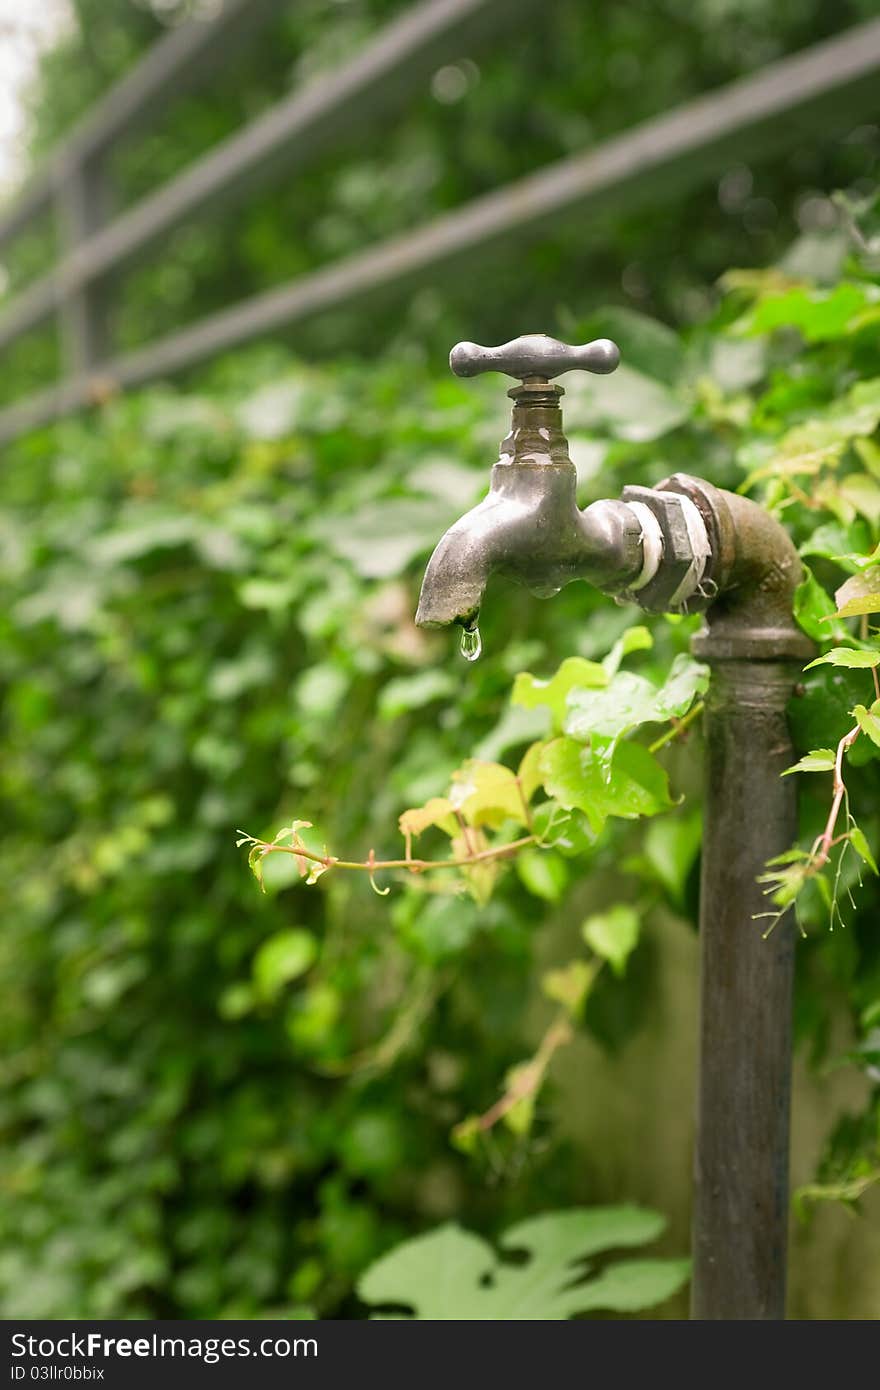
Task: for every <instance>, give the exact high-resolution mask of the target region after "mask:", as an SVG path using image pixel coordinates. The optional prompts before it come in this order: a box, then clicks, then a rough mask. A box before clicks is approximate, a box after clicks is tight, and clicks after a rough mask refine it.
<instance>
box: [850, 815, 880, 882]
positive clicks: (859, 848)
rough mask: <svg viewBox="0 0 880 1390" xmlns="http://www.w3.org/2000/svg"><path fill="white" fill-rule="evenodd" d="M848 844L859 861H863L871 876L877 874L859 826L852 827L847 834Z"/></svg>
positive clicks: (874, 863)
mask: <svg viewBox="0 0 880 1390" xmlns="http://www.w3.org/2000/svg"><path fill="white" fill-rule="evenodd" d="M849 842H850V844H851V845H852V847H853V849H854V850H855V852H856V854H857V855H858V856H859V858H860V859H863V860H864V862H865V863H866V864H867V866H868V868H869V869H870V870H871V872H872V873H873V874H876V873H877V864H876V862H875V859H874V856H873V854H872V853H871V847H870V845H869V844H868V841H867V840H866V839H865V832H864V831H863V830H862V828H861V826H858V825H854V826H853V828H852V830H851V831H850V832H849Z"/></svg>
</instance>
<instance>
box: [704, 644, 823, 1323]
mask: <svg viewBox="0 0 880 1390" xmlns="http://www.w3.org/2000/svg"><path fill="white" fill-rule="evenodd" d="M701 655H702V656H703V657H704V658H706V659H708V660H709V661H710V663H711V664H712V680H711V684H710V688H709V694H708V698H707V702H706V717H705V731H706V766H705V774H704V775H705V786H706V813H705V821H704V830H703V861H702V872H701V879H700V1034H699V1039H700V1041H699V1077H698V1086H697V1124H696V1139H695V1150H694V1210H693V1256H694V1272H693V1283H692V1301H691V1315H692V1317H694V1318H699V1319H767V1318H783V1317H784V1316H785V1269H786V1248H787V1238H788V1150H789V1096H790V1091H791V991H792V977H793V971H794V934H793V928H792V926H791V925H790V924H789V922H788V920H787V919H784V920H783V921H781V922H780V923H779V924H778V925H777V926H776V928H775V929H774V930H773V932H772V933H771V935H770V936H769V938H767V939H766V940H765V939H764V935H763V931H762V928H764V927H765V925H766V923H765V922H764V921H760V920H757V921H756V920H755V915H756V914H757V913H760V912H762V911H765V910H766V907H767V903H766V900H765V899H764V898H763V896H762V893H761V888H760V885H759V884H758V883H757V881H756V880H757V878H758V875H759V874H760V873H761V870H762V868H763V866H764V864H765V863H766V861H767V859H768V858H770V857H771V856H772V855H775V854H781V853H782V852H783V851H784V850H786V849H789V848H790V847H791V845H792V844H793V843H794V841H795V839H796V836H797V789H796V787H795V785H794V779H793V778H787V777H782V776H780V774H781V773H782V771H783V770H784V768H786V767H788V766H790V765H791V763H792V762H793V760H794V759H793V755H792V747H791V738H790V735H789V732H788V725H787V721H786V704H787V702H788V700H789V698H790V696H791V692H792V686H793V683H794V679H795V670H796V668H795V667H794V665H793V664H792V663H789V662H780V661H772V660H770V661H761V660H727V659H720V660H713V657H712V654H711V648H710V649H709V650H708V651H707V650H706V649H705V647H704V648H703V650H702V651H701Z"/></svg>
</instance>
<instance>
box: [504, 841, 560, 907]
mask: <svg viewBox="0 0 880 1390" xmlns="http://www.w3.org/2000/svg"><path fill="white" fill-rule="evenodd" d="M515 862H516V872H517V874H518V875H519V878H520V882H521V883H522V884H523V886H524V887H525V888H527V889H528V891H529V892H530V893H531V894H532V895H533V896H534V897H536V898H543V899H544V901H545V902H548V903H558V902H559V900H560V898H561V897H562V895H563V893H564V892H565V890H566V888H567V887H568V868H567V866H566V863H565V860H564V859H563V858H562V857H561V855H558V854H554V852H553V850H549V849H524V850H521V851H520V853H519V854H518V855H517V856H516V861H515Z"/></svg>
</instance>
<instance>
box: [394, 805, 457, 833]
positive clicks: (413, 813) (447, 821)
mask: <svg viewBox="0 0 880 1390" xmlns="http://www.w3.org/2000/svg"><path fill="white" fill-rule="evenodd" d="M397 824H398V826H399V827H400V833H401V835H421V833H422V831H423V830H427V829H428V827H429V826H432V825H436V826H437V828H438V829H439V830H442V831H443V832H444V833H445V834H446V835H455V834H456V832H457V831H458V828H459V825H458V821H457V820H456V818H455V811H454V808H453V805H452V802H451V801H450V800H449V798H448V797H445V796H432V797H431V799H430V800H429V801H426V802H425V804H424V806H413V807H411V808H410V810H408V811H404V812H403V814H402V815H401V816H400V817H399V818H398V821H397Z"/></svg>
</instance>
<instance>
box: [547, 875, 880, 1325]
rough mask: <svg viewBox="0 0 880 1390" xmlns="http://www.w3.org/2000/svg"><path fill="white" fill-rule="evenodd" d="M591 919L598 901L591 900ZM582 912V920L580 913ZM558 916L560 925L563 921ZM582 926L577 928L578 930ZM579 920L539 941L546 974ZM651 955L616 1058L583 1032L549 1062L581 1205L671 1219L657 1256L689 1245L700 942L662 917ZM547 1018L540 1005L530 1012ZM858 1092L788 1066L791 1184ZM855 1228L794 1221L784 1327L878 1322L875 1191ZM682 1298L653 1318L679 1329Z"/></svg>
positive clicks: (575, 940)
mask: <svg viewBox="0 0 880 1390" xmlns="http://www.w3.org/2000/svg"><path fill="white" fill-rule="evenodd" d="M590 897H591V899H592V905H591V908H590V909H589V910H592V911H595V910H596V907H595V902H596V893H595V891H591V893H590ZM585 910H587V909H585ZM567 916H568V914H567ZM579 920H580V918H579V917H578V918H577V921H579ZM577 921H574V922H573V921H572V920H571V918H568V921H567V923H557V924H550V925H549V927H548V929H547V930H546V931H544V932H543V933H542V942H541V947H540V950H541V958H542V963H543V965H544V966H549V965H551V964H558V963H560V962H561V961H565V960H567V959H569V958H571V956H574V955H578V954H582V952H583V947H582V945H581V944H580V942H579V937H578V933H577V929H576V928H577ZM645 935H646V937H647V938H648V942H649V946H650V945H654V946H655V947H656V948H657V949H656V959H657V966H656V986H655V988H654V989H653V990H652V991H651V996H650V1002H649V1006H648V1016H647V1019H646V1023H645V1025H644V1026H643V1027H642V1028H641V1029H640V1030H639V1031H638V1033H637V1034H636V1035H635V1036H634V1037H633V1038H632V1040H631V1041H630V1042H629V1043H628V1044H627V1045H626V1046H625V1047H624V1048H623V1050H622V1051H621V1052H620V1053H619V1054H618V1055H616V1056H609V1054H608V1052H607V1051H606V1050H605V1049H603V1048H602V1047H601V1046H600V1045H599V1044H598V1043H597V1042H595V1041H594V1040H593V1038H592V1037H591V1036H589V1035H587V1034H585V1033H584V1032H581V1033H580V1034H579V1035H578V1037H577V1038H576V1040H575V1042H574V1043H573V1044H572V1045H571V1046H569V1047H567V1048H565V1049H563V1050H562V1051H561V1052H560V1053H559V1054H558V1057H557V1059H556V1061H555V1063H554V1067H553V1072H552V1075H553V1080H554V1083H555V1085H556V1088H557V1095H556V1099H555V1103H554V1111H555V1112H556V1113H557V1114H558V1115H559V1116H561V1123H562V1125H563V1126H564V1128H565V1130H567V1131H568V1133H569V1134H570V1135H571V1137H572V1138H573V1140H574V1141H575V1143H576V1144H577V1147H578V1149H579V1151H580V1152H581V1153H582V1154H583V1163H584V1189H583V1190H584V1199H585V1200H588V1201H590V1202H602V1201H606V1202H612V1201H620V1200H633V1201H638V1202H641V1203H644V1204H646V1205H649V1206H653V1207H656V1208H657V1209H658V1210H659V1211H662V1212H664V1213H665V1214H666V1215H667V1216H668V1217H669V1222H670V1225H669V1231H668V1233H667V1235H666V1237H665V1238H664V1242H663V1247H664V1250H665V1251H667V1252H668V1253H675V1254H680V1253H683V1252H685V1251H687V1249H688V1245H689V1216H690V1190H691V1145H692V1140H693V1108H694V1085H695V1063H696V1036H697V1011H696V1009H697V962H698V941H697V937H696V934H695V933H694V932H693V930H692V928H691V927H689V926H688V925H686V924H685V923H683V922H681V921H678V920H676V919H675V918H673V917H671V916H668V915H664V914H662V913H659V912H658V913H654V914H652V918H651V920H650V922H649V923H648V925H647V926H646V928H645ZM535 1012H536V1024H537V1023H538V1016H539V1014H540V1015H541V1016H542V1017H543V1018H546V1012H545V1009H544V1008H543V1006H539V1005H538V1004H536V1006H535ZM863 1097H864V1083H863V1082H862V1081H861V1079H860V1078H859V1077H858V1076H856V1075H855V1073H852V1072H850V1071H848V1070H846V1069H841V1070H838V1071H833V1072H830V1073H829V1074H828V1075H827V1076H825V1077H818V1076H816V1075H815V1074H813V1073H811V1072H810V1071H809V1070H808V1069H807V1067H806V1065H805V1064H804V1063H803V1062H802V1060H801V1059H798V1062H797V1066H796V1073H795V1090H794V1108H793V1117H792V1124H793V1136H792V1181H793V1184H794V1185H795V1186H797V1185H798V1184H800V1183H804V1182H808V1181H810V1180H811V1179H812V1177H813V1175H814V1172H815V1164H816V1160H817V1157H818V1155H819V1152H820V1150H821V1147H822V1144H823V1141H824V1139H825V1137H826V1136H827V1134H828V1132H829V1130H830V1129H831V1127H832V1125H833V1123H834V1121H835V1119H836V1117H837V1116H838V1115H839V1114H841V1113H842V1112H843V1111H846V1110H847V1109H854V1108H856V1107H857V1106H858V1105H859V1104H860V1103H861V1101H862V1100H863ZM863 1209H864V1215H862V1216H861V1217H858V1218H853V1217H852V1216H851V1215H850V1214H849V1213H848V1212H847V1211H846V1210H844V1209H843V1208H842V1207H840V1206H839V1205H837V1204H831V1203H827V1204H825V1203H823V1204H821V1205H820V1206H818V1207H817V1208H815V1214H814V1216H813V1217H812V1219H811V1220H810V1221H809V1223H807V1224H801V1223H799V1222H796V1221H794V1220H793V1223H792V1241H791V1255H790V1277H789V1316H790V1317H791V1318H810V1319H817V1318H819V1319H821V1318H872V1319H873V1318H877V1317H880V1191H878V1190H877V1189H873V1190H872V1191H871V1192H870V1193H869V1194H867V1195H866V1197H865V1198H864V1199H863ZM686 1314H687V1298H686V1296H683V1297H682V1298H680V1299H677V1300H674V1301H673V1302H671V1303H670V1304H669V1305H668V1306H667V1307H666V1308H665V1309H664V1310H663V1312H662V1314H660V1316H664V1317H672V1318H681V1317H685V1316H686Z"/></svg>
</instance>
